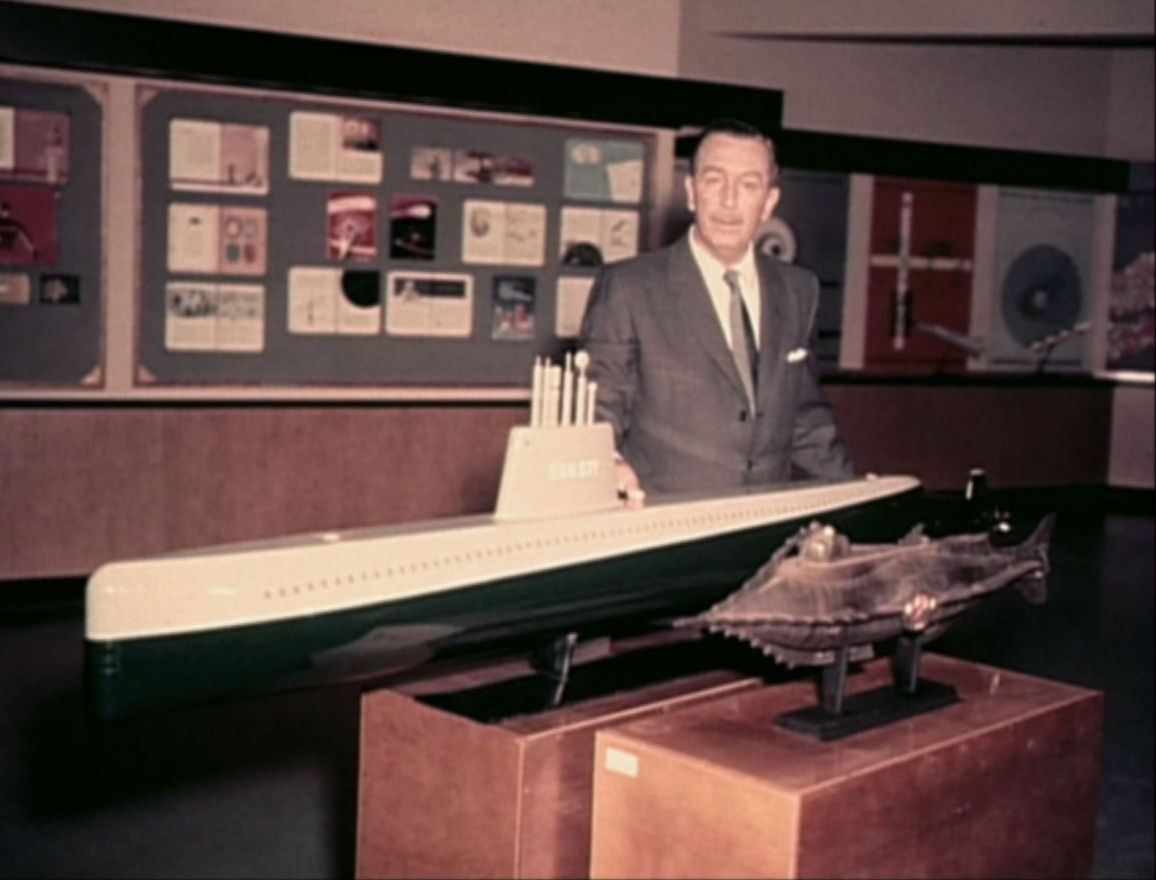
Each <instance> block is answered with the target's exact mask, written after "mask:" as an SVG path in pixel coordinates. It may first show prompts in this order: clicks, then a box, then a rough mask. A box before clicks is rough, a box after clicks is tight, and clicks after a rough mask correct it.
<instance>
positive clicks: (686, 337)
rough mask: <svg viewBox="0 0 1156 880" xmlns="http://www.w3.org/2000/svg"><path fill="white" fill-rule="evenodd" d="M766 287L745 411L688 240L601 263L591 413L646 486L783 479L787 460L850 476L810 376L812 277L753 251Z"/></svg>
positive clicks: (713, 487)
mask: <svg viewBox="0 0 1156 880" xmlns="http://www.w3.org/2000/svg"><path fill="white" fill-rule="evenodd" d="M755 260H756V263H757V265H758V271H759V281H760V287H761V292H762V317H761V322H762V327H761V328H760V333H759V339H760V347H759V359H758V381H757V391H756V397H757V406H756V410H757V411H756V412H755V414H754V415H753V416H752V415H751V413H750V412H749V406H748V403H747V399H746V395H745V394H744V392H743V386H742V382H741V381H740V379H739V375H738V372H737V370H736V368H735V364H734V360H733V358H732V355H731V350H730V347H729V346H728V345H727V342H726V337H725V336H724V335H723V331H722V328H721V327H720V326H719V320H718V317H717V315H716V313H715V310H714V307H713V305H712V304H711V301H710V294H709V293H708V292H707V289H706V285H705V284H704V283H703V281H702V275H701V273H700V272H699V269H698V264H697V263H696V262H695V260H694V256H693V254H692V253H691V250H690V244H689V242H688V241H687V239H686V237H685V236H684V237H682V238H680V239H679V240H678V241H677V242H675V243H674V244H673V245H670V246H669V247H666V248H662V249H660V250H656V251H651V252H649V253H645V254H642V255H640V256H638V257H635V258H633V259H630V260H625V261H622V262H618V263H613V264H611V265H608V266H606V267H604V268H603V269H602V271H601V273H600V274H599V276H598V278H597V280H596V281H595V284H594V288H593V290H592V291H591V294H590V300H589V303H588V305H587V307H586V313H585V315H584V317H583V320H582V330H581V333H580V339H579V344H580V347H581V348H585V349H586V351H587V352H588V353H589V354H590V358H591V361H590V367H589V372H588V375H589V377H590V378H591V379H593V380H595V381H597V382H598V406H597V418H598V419H600V420H605V421H608V422H610V424H611V425H612V426H613V427H614V439H615V443H616V445H617V448H618V450H619V451H620V452H621V453H622V454H623V456H624V457H625V458H626V460H627V461H628V462H630V464H631V466H632V467H633V468H634V470H635V472H636V473H637V474H638V478H639V480H640V481H641V483H642V486H643V488H644V489H646V490H647V491H648V492H652V493H668V492H684V491H685V492H690V491H693V492H711V491H717V490H720V489H728V488H734V487H741V486H750V485H758V484H765V483H772V482H780V481H784V480H788V479H790V476H791V465H792V463H793V464H795V465H796V466H797V467H799V468H800V469H802V470H803V471H805V472H807V473H810V474H812V475H815V476H824V477H847V476H850V475H851V474H852V466H851V462H850V459H849V458H848V456H847V452H846V448H845V446H844V444H843V441H842V439H841V438H840V436H839V432H838V430H837V428H836V427H835V423H834V421H833V419H832V416H831V410H830V407H829V406H828V404H827V402H826V400H825V399H824V398H823V396H822V393H821V392H820V390H819V386H818V383H817V381H816V378H815V373H814V365H813V358H814V356H813V354H812V352H811V348H810V341H811V334H812V331H813V324H814V319H815V310H816V308H817V306H818V297H819V284H818V279H817V278H816V277H815V275H814V274H813V273H811V272H809V271H808V270H806V269H801V268H798V267H796V266H791V265H788V264H784V263H780V262H778V261H776V260H773V259H771V258H769V257H764V256H761V255H758V254H756V257H755Z"/></svg>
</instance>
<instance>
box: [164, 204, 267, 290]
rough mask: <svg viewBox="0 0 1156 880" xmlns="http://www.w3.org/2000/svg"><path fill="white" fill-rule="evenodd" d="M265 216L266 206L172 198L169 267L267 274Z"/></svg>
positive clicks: (199, 270) (228, 273)
mask: <svg viewBox="0 0 1156 880" xmlns="http://www.w3.org/2000/svg"><path fill="white" fill-rule="evenodd" d="M266 217H267V212H266V210H265V209H264V208H254V207H249V206H245V205H215V204H208V203H204V202H173V203H172V204H170V205H169V211H168V224H169V228H168V258H167V266H168V270H169V271H170V272H197V273H204V274H210V275H212V274H218V273H220V274H226V275H263V274H265V263H266V256H265V255H266V251H267V249H268V244H267V240H266V238H267V227H268V224H267V220H266Z"/></svg>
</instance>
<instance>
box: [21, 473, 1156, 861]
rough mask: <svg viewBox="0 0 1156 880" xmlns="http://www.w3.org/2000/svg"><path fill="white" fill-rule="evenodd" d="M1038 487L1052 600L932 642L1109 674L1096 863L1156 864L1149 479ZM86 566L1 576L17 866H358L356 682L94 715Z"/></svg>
mask: <svg viewBox="0 0 1156 880" xmlns="http://www.w3.org/2000/svg"><path fill="white" fill-rule="evenodd" d="M1041 503H1045V504H1047V505H1051V507H1052V509H1056V510H1057V512H1058V513H1059V519H1058V523H1057V528H1056V533H1055V536H1054V538H1053V542H1052V552H1051V560H1052V567H1053V572H1052V575H1051V576H1050V578H1049V588H1050V596H1049V600H1048V602H1047V604H1045V605H1043V606H1038V607H1037V606H1028V605H1026V604H1025V603H1024V602H1023V601H1022V600H1021V599H1020V597H1019V596H1018V595H1015V594H1013V593H1011V592H1010V591H1006V592H1007V594H1006V595H1003V594H1001V595H1000V596H998V597H997V598H996V599H994V600H992V601H991V602H989V603H988V604H987V605H985V606H982V607H981V608H980V609H979V610H978V611H975V612H974V613H972V614H971V616H970V617H968V618H965V619H964V620H961V621H960V622H959V623H957V624H956V625H955V627H954V628H953V629H952V630H951V631H950V632H948V633H947V634H946V635H945V636H943V637H942V638H941V639H940V640H939V641H937V642H935V643H934V645H933V650H937V651H940V652H942V653H947V654H952V655H955V656H960V657H965V658H969V659H974V660H977V661H981V662H984V663H988V664H992V665H996V666H1003V667H1005V668H1009V669H1016V670H1021V671H1024V672H1029V673H1033V674H1036V675H1040V676H1044V677H1047V678H1052V679H1055V680H1059V681H1066V682H1071V683H1075V684H1079V685H1083V686H1086V687H1090V688H1095V689H1098V690H1102V691H1103V692H1104V694H1105V717H1104V739H1103V757H1102V776H1101V796H1100V805H1099V819H1098V824H1097V846H1096V857H1095V867H1094V871H1093V876H1094V877H1101V878H1109V877H1111V878H1132V877H1135V878H1150V877H1153V876H1154V875H1156V865H1154V861H1153V822H1154V820H1153V786H1152V779H1153V760H1152V759H1153V720H1152V715H1153V693H1154V692H1153V666H1154V663H1153V641H1154V638H1153V637H1154V630H1153V616H1152V600H1153V592H1154V578H1153V546H1154V535H1153V516H1152V495H1151V493H1144V494H1143V496H1142V497H1140V498H1137V497H1136V496H1135V495H1129V496H1128V497H1127V499H1126V502H1125V503H1123V504H1121V503H1120V502H1119V499H1118V498H1115V496H1110V495H1106V494H1105V493H1097V492H1089V493H1086V494H1082V493H1076V492H1069V493H1058V494H1056V493H1049V494H1047V495H1046V496H1045V497H1044V500H1043V501H1042V502H1041ZM80 586H81V584H80V582H79V581H78V582H76V583H72V584H68V583H64V584H61V583H59V582H54V583H52V584H51V585H48V584H33V585H29V584H13V583H8V584H0V877H27V878H39V877H117V878H120V877H189V878H191V877H278V878H280V877H285V878H288V877H316V878H324V877H351V876H352V875H353V865H354V835H355V802H356V788H357V727H358V717H357V711H358V692H357V690H356V689H355V688H354V687H353V686H349V685H346V686H340V687H334V688H329V689H324V690H313V691H300V692H296V693H291V694H281V695H278V696H273V697H265V698H261V699H257V700H250V701H246V702H240V703H234V704H231V705H224V706H217V707H212V708H207V709H199V710H188V711H184V712H177V713H172V714H168V715H165V716H162V717H154V718H150V719H148V720H134V721H125V722H116V723H112V724H108V725H94V724H92V723H90V722H88V721H86V720H85V718H84V716H83V713H82V710H81V680H80V673H81V663H82V631H83V619H82V617H83V614H82V608H81V604H80V599H79V597H80ZM38 587H44V589H42V590H37V592H36V595H38V596H42V597H48V598H47V599H46V600H44V599H42V600H41V601H36V602H30V601H29V600H28V595H29V593H30V592H31V590H32V589H34V588H38ZM49 587H51V588H49ZM1009 796H1010V793H1009Z"/></svg>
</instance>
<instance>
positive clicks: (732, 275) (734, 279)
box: [723, 269, 740, 293]
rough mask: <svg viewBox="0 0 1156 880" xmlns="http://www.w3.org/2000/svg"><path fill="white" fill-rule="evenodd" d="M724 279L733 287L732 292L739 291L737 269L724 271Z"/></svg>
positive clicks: (728, 285)
mask: <svg viewBox="0 0 1156 880" xmlns="http://www.w3.org/2000/svg"><path fill="white" fill-rule="evenodd" d="M723 281H725V282H726V283H727V287H729V288H730V289H731V293H739V292H740V291H739V273H738V270H737V269H727V270H726V271H725V272H723Z"/></svg>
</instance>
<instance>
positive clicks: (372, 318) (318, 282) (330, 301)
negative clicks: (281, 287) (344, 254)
mask: <svg viewBox="0 0 1156 880" xmlns="http://www.w3.org/2000/svg"><path fill="white" fill-rule="evenodd" d="M288 281H289V284H288V298H289V304H288V330H289V332H290V333H293V334H315V335H323V334H342V335H353V336H372V335H376V334H378V333H380V332H381V274H380V273H379V272H376V271H374V270H372V269H341V268H338V267H336V266H293V267H291V268H290V269H289V278H288Z"/></svg>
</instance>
